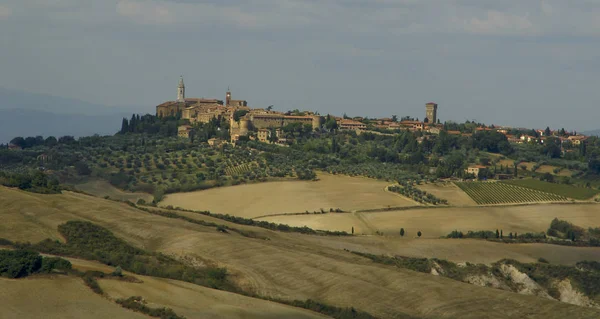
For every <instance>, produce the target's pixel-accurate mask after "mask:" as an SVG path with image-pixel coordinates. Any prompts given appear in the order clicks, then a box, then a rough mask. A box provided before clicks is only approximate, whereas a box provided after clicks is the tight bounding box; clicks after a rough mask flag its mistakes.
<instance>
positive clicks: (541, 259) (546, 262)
mask: <svg viewBox="0 0 600 319" xmlns="http://www.w3.org/2000/svg"><path fill="white" fill-rule="evenodd" d="M538 262H539V263H542V264H549V263H550V262H549V261H548V260H546V258H542V257H540V258H538Z"/></svg>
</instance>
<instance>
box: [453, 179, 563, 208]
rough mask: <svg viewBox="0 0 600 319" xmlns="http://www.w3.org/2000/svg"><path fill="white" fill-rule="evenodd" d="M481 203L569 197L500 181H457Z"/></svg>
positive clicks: (561, 200)
mask: <svg viewBox="0 0 600 319" xmlns="http://www.w3.org/2000/svg"><path fill="white" fill-rule="evenodd" d="M455 184H456V185H457V186H458V187H460V188H461V189H462V190H463V191H465V193H467V194H468V195H469V196H471V198H472V199H473V200H474V201H475V202H476V203H477V204H479V205H489V204H515V203H536V202H563V201H567V200H568V199H567V198H566V197H564V196H560V195H557V194H552V193H547V192H543V191H540V190H535V189H531V188H526V187H520V186H516V185H512V184H508V183H498V182H462V183H455Z"/></svg>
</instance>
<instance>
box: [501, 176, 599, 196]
mask: <svg viewBox="0 0 600 319" xmlns="http://www.w3.org/2000/svg"><path fill="white" fill-rule="evenodd" d="M502 183H506V184H510V185H516V186H521V187H525V188H529V189H533V190H538V191H542V192H547V193H552V194H556V195H560V196H564V197H569V198H573V199H579V200H587V199H590V198H592V197H594V196H596V195H598V193H600V191H598V190H596V189H591V188H583V187H575V186H571V185H565V184H555V183H548V182H543V181H540V180H537V179H521V180H510V181H503V182H502Z"/></svg>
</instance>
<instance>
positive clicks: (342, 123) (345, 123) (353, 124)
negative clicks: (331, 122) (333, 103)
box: [337, 119, 367, 131]
mask: <svg viewBox="0 0 600 319" xmlns="http://www.w3.org/2000/svg"><path fill="white" fill-rule="evenodd" d="M337 125H338V127H339V129H340V130H360V131H363V130H366V129H367V125H366V124H365V123H362V122H358V121H355V120H349V119H340V120H338V121H337Z"/></svg>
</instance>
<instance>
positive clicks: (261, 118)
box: [229, 109, 323, 142]
mask: <svg viewBox="0 0 600 319" xmlns="http://www.w3.org/2000/svg"><path fill="white" fill-rule="evenodd" d="M292 123H300V124H303V125H310V127H311V128H312V129H313V130H316V129H318V128H319V127H321V124H322V123H323V117H321V116H319V115H306V116H295V115H285V114H282V113H278V112H273V111H265V110H261V109H255V110H250V111H249V113H248V114H246V115H244V116H242V117H241V118H240V119H239V121H236V120H234V119H233V115H232V116H231V117H230V124H229V130H230V135H231V141H232V142H235V141H237V140H238V139H239V137H240V136H248V135H249V133H250V132H254V131H257V132H258V133H259V134H263V135H264V134H269V133H264V132H265V131H268V130H267V129H270V128H283V127H284V126H286V125H288V124H292ZM261 132H263V133H261ZM267 136H268V135H265V136H264V139H265V140H266V137H267ZM260 139H261V138H260V136H259V140H260Z"/></svg>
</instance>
